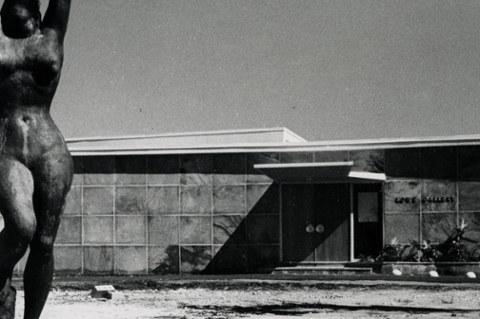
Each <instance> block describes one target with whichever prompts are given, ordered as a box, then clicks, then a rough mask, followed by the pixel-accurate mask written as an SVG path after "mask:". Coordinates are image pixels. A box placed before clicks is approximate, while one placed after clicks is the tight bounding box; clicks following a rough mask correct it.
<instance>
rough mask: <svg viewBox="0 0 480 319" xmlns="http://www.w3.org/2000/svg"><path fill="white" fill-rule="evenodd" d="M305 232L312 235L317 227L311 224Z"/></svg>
mask: <svg viewBox="0 0 480 319" xmlns="http://www.w3.org/2000/svg"><path fill="white" fill-rule="evenodd" d="M305 230H306V231H307V233H309V234H311V233H313V232H314V231H315V226H313V225H312V224H309V225H308V226H307V228H305Z"/></svg>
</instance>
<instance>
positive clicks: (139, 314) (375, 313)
mask: <svg viewBox="0 0 480 319" xmlns="http://www.w3.org/2000/svg"><path fill="white" fill-rule="evenodd" d="M479 289H480V288H477V286H476V285H470V286H469V287H461V288H458V286H453V287H452V286H449V285H443V286H426V287H423V286H421V287H419V286H396V285H392V286H389V285H383V286H380V287H379V286H376V285H371V284H370V285H369V284H365V285H364V286H362V284H361V283H356V284H355V285H354V286H348V285H339V286H338V287H328V288H326V289H324V288H321V287H317V286H309V285H307V286H294V287H288V286H285V287H284V288H282V289H278V287H273V288H272V287H255V286H241V285H240V286H232V287H228V286H222V287H220V288H216V289H212V288H202V287H193V288H164V289H144V290H121V291H117V292H116V293H115V294H114V297H113V299H112V300H105V299H93V298H91V297H90V296H89V291H86V290H83V291H76V290H54V291H52V293H51V294H50V298H49V301H48V303H47V305H46V307H45V310H44V313H43V315H42V318H45V319H47V318H48V319H60V318H62V319H65V318H69V319H87V318H88V319H107V318H108V319H110V318H111V319H113V318H115V319H123V318H129V319H130V318H177V319H180V318H185V319H187V318H188V319H189V318H211V319H220V318H256V319H261V318H278V319H281V318H292V317H301V318H329V319H332V318H335V319H340V318H342V319H343V318H452V317H458V318H480V290H479ZM22 313H23V291H19V293H18V298H17V314H16V317H15V318H22Z"/></svg>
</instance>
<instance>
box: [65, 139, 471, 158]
mask: <svg viewBox="0 0 480 319" xmlns="http://www.w3.org/2000/svg"><path fill="white" fill-rule="evenodd" d="M476 145H480V136H474V137H462V138H424V139H384V140H359V141H331V142H302V143H261V144H232V145H203V146H202V145H195V146H179V147H164V148H162V147H158V148H110V149H105V148H94V147H75V146H74V145H72V146H69V148H70V152H71V153H72V155H77V156H88V155H135V154H139V155H140V154H144V155H149V154H151V155H155V154H159V155H160V154H208V153H212V154H213V153H258V152H263V153H268V152H331V151H359V150H378V149H398V148H420V147H449V146H476Z"/></svg>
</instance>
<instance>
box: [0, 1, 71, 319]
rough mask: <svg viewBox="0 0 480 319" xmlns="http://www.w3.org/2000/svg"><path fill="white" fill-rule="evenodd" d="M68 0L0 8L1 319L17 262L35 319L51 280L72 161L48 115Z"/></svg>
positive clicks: (11, 303) (6, 315)
mask: <svg viewBox="0 0 480 319" xmlns="http://www.w3.org/2000/svg"><path fill="white" fill-rule="evenodd" d="M70 2H71V1H70V0H50V1H49V2H48V7H47V11H46V13H45V17H44V19H43V20H42V17H41V11H40V3H39V1H38V0H4V2H3V5H2V9H1V11H0V18H1V27H2V28H1V32H0V214H2V216H3V220H4V224H5V227H4V228H3V230H2V231H1V232H0V319H13V318H14V310H15V295H16V292H15V289H14V287H12V285H11V278H12V272H13V269H14V267H15V265H16V264H17V263H18V261H19V260H20V259H21V258H22V257H23V255H24V254H25V252H26V251H27V248H30V254H29V256H28V260H27V264H26V267H25V271H24V281H23V284H24V290H25V314H24V319H38V318H39V317H40V314H41V313H42V310H43V307H44V305H45V302H46V300H47V298H48V294H49V291H50V287H51V283H52V278H53V269H54V266H53V262H54V255H53V248H54V242H55V238H56V235H57V231H58V228H59V225H60V219H61V215H62V213H63V209H64V207H65V198H66V196H67V193H68V191H69V190H70V186H71V182H72V176H73V162H72V158H71V156H70V153H69V151H68V149H67V147H66V145H65V141H64V139H63V136H62V135H61V133H60V131H59V130H58V128H57V126H56V125H55V123H54V122H53V119H52V117H51V116H50V107H51V104H52V100H53V97H54V95H55V91H56V89H57V86H58V82H59V80H60V74H61V68H62V65H63V40H64V37H65V32H66V30H67V23H68V17H69V11H70Z"/></svg>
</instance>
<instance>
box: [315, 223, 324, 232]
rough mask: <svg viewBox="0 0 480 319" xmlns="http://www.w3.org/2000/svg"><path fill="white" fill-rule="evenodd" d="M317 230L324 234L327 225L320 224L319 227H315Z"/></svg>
mask: <svg viewBox="0 0 480 319" xmlns="http://www.w3.org/2000/svg"><path fill="white" fill-rule="evenodd" d="M315 231H316V232H317V233H319V234H322V233H323V232H324V231H325V226H323V225H322V224H318V225H317V227H315Z"/></svg>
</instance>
